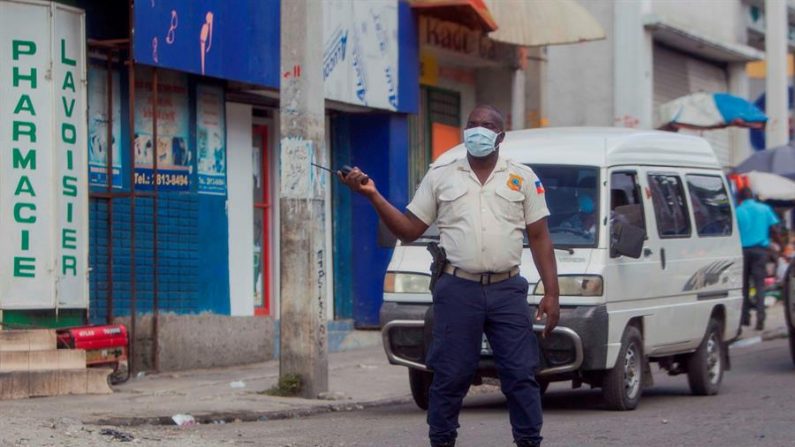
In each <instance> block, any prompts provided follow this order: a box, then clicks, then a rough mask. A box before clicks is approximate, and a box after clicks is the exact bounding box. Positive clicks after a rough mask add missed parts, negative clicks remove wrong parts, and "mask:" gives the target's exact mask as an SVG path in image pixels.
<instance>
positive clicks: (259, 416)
mask: <svg viewBox="0 0 795 447" xmlns="http://www.w3.org/2000/svg"><path fill="white" fill-rule="evenodd" d="M409 402H411V398H410V397H397V398H389V399H382V400H374V401H369V402H345V403H337V404H328V405H315V406H309V407H305V408H295V409H290V410H275V411H238V412H236V411H224V412H218V413H205V414H194V415H192V416H193V418H194V419H195V420H196V424H227V423H233V422H265V421H278V420H284V419H294V418H300V417H307V416H315V415H318V414H326V413H336V412H351V411H359V410H364V409H367V408H377V407H385V406H389V405H399V404H404V403H409ZM86 424H91V425H108V426H114V427H139V426H142V425H177V424H176V423H174V421H173V419H172V418H171V416H150V417H146V416H142V417H110V418H103V419H97V420H94V421H88V422H86Z"/></svg>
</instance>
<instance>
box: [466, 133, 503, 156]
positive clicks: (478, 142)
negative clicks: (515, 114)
mask: <svg viewBox="0 0 795 447" xmlns="http://www.w3.org/2000/svg"><path fill="white" fill-rule="evenodd" d="M498 136H499V134H498V133H496V132H494V131H493V130H489V129H486V128H485V127H472V128H470V129H466V130H464V146H466V148H467V152H469V155H471V156H473V157H476V158H481V157H486V156H488V155H489V154H491V153H492V152H494V149H495V143H496V142H497V137H498Z"/></svg>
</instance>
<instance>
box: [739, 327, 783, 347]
mask: <svg viewBox="0 0 795 447" xmlns="http://www.w3.org/2000/svg"><path fill="white" fill-rule="evenodd" d="M787 337H789V330H788V329H787V327H786V326H779V327H777V328H774V329H768V330H766V331H763V332H762V333H761V334H759V335H754V336H750V337H746V338H740V339H737V340H735V341H733V342H731V343H730V344H729V346H730V347H732V348H744V347H748V346H753V345H755V344H758V343H762V342H763V341H770V340H777V339H781V338H787Z"/></svg>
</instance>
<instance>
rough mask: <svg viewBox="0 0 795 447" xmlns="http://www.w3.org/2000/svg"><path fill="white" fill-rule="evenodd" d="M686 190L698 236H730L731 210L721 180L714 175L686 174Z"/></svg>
mask: <svg viewBox="0 0 795 447" xmlns="http://www.w3.org/2000/svg"><path fill="white" fill-rule="evenodd" d="M685 178H686V179H687V189H688V190H689V192H690V202H691V203H692V204H693V215H694V216H695V218H696V232H697V233H698V235H699V236H730V235H731V234H732V209H731V204H730V202H729V195H728V194H727V193H726V187H725V186H724V184H723V179H722V178H721V177H719V176H716V175H696V174H688V175H686V176H685Z"/></svg>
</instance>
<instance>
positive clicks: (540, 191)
mask: <svg viewBox="0 0 795 447" xmlns="http://www.w3.org/2000/svg"><path fill="white" fill-rule="evenodd" d="M536 194H544V185H542V184H541V180H536Z"/></svg>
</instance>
